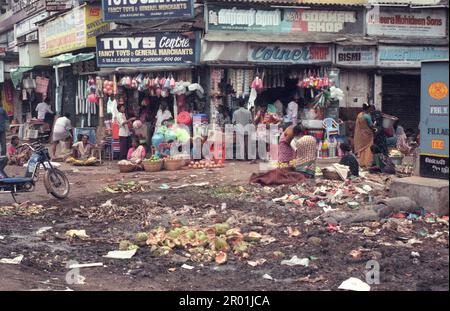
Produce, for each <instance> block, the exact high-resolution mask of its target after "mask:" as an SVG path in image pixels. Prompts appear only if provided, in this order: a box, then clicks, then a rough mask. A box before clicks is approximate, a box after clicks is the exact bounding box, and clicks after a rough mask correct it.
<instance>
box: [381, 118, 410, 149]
mask: <svg viewBox="0 0 450 311" xmlns="http://www.w3.org/2000/svg"><path fill="white" fill-rule="evenodd" d="M393 128H394V136H392V137H388V138H387V139H386V140H387V145H388V147H393V148H397V149H398V150H399V151H400V152H401V153H403V154H406V155H408V154H409V153H410V152H411V147H409V145H408V138H407V137H406V133H405V130H404V129H403V127H402V126H400V125H399V120H398V119H397V120H395V122H394V125H393Z"/></svg>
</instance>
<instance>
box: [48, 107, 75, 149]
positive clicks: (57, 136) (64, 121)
mask: <svg viewBox="0 0 450 311" xmlns="http://www.w3.org/2000/svg"><path fill="white" fill-rule="evenodd" d="M71 130H72V123H71V122H70V113H66V114H65V115H64V116H62V117H59V118H58V119H57V120H56V122H55V126H54V127H53V142H52V153H53V154H52V156H53V158H55V157H56V147H57V146H58V144H59V142H60V141H62V140H66V139H67V138H69V137H70V136H71V132H70V131H71Z"/></svg>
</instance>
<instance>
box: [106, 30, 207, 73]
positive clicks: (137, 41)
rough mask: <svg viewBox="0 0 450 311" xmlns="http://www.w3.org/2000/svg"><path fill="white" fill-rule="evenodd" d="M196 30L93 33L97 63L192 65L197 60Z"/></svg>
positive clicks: (113, 64)
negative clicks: (191, 31)
mask: <svg viewBox="0 0 450 311" xmlns="http://www.w3.org/2000/svg"><path fill="white" fill-rule="evenodd" d="M199 42H200V41H199V39H198V34H195V35H193V36H186V35H182V34H180V33H146V34H140V35H133V36H125V35H113V34H107V35H104V36H99V37H97V65H98V67H127V66H129V67H133V66H145V65H160V66H161V65H162V66H164V65H194V64H196V63H197V62H198V60H199V51H200V49H199V47H198V44H199Z"/></svg>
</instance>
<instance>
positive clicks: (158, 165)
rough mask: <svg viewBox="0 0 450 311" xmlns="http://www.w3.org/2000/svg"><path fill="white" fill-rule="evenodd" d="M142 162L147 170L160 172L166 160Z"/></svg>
mask: <svg viewBox="0 0 450 311" xmlns="http://www.w3.org/2000/svg"><path fill="white" fill-rule="evenodd" d="M142 164H143V165H144V169H145V171H146V172H159V171H160V170H162V169H163V166H164V161H162V160H161V161H157V162H149V161H144V162H142Z"/></svg>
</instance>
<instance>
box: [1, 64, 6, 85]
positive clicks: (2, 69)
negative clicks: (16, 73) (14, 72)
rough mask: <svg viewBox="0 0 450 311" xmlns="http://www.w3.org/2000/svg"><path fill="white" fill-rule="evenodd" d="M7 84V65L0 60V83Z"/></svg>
mask: <svg viewBox="0 0 450 311" xmlns="http://www.w3.org/2000/svg"><path fill="white" fill-rule="evenodd" d="M3 82H5V63H4V62H3V61H1V60H0V83H3Z"/></svg>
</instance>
